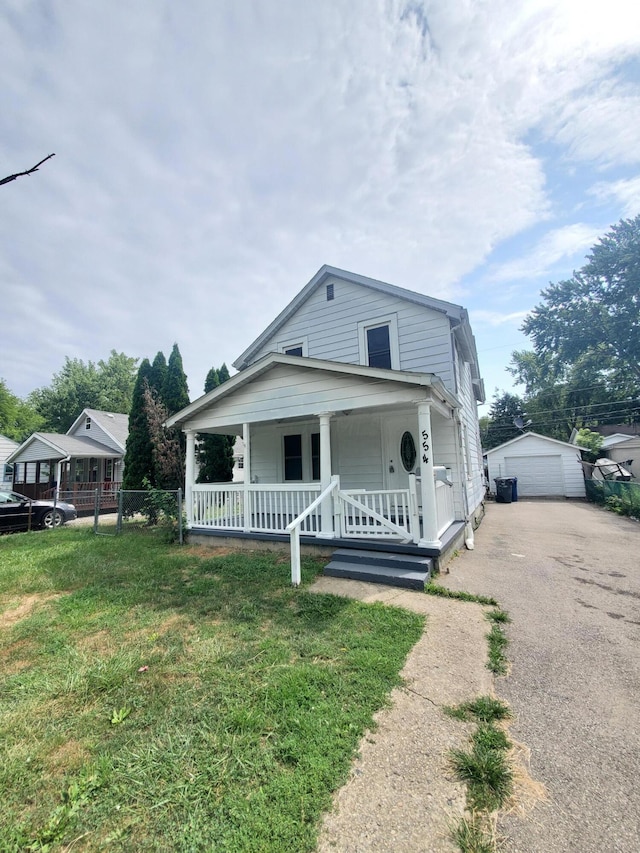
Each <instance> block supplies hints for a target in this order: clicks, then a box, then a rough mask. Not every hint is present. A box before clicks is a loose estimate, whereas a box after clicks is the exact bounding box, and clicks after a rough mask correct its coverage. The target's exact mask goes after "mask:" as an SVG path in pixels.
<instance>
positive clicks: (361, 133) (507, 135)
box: [0, 0, 640, 394]
mask: <svg viewBox="0 0 640 853" xmlns="http://www.w3.org/2000/svg"><path fill="white" fill-rule="evenodd" d="M0 43H2V44H3V58H4V59H5V63H4V67H5V70H6V74H5V78H6V79H5V80H4V81H3V89H2V93H1V94H0V97H1V98H2V107H3V108H2V109H0V139H1V140H2V149H0V163H1V164H2V167H5V173H9V172H11V171H15V170H16V169H19V168H24V167H26V166H29V165H31V164H32V163H34V162H36V161H37V160H39V159H41V157H42V156H45V155H46V154H48V153H50V151H54V150H55V151H56V155H57V156H56V157H55V158H54V159H53V160H52V161H50V162H49V163H47V164H46V165H45V166H44V167H43V168H42V170H41V171H40V172H39V173H38V174H37V175H35V176H32V177H31V178H29V179H20V181H17V182H14V183H13V184H10V185H7V186H5V187H2V188H0V192H1V193H2V201H3V206H2V209H0V231H1V233H2V234H3V246H2V248H0V256H3V257H4V261H5V265H7V266H8V268H9V270H10V278H11V282H12V286H11V287H10V288H9V287H7V286H5V280H4V279H2V280H1V281H0V286H2V298H3V309H4V310H5V311H6V312H7V314H8V315H9V316H10V315H12V314H14V313H15V312H17V311H22V312H24V310H27V313H28V309H25V308H24V305H23V304H21V301H20V293H26V292H27V290H28V289H29V288H31V289H32V290H35V291H36V292H37V294H38V301H37V303H34V306H35V305H37V311H38V315H40V316H46V317H47V318H48V319H47V322H52V323H54V325H55V329H56V340H55V350H54V352H55V353H56V354H62V353H64V354H69V355H76V354H77V355H79V356H81V357H84V358H86V359H87V358H91V359H94V360H95V359H97V358H101V357H106V355H107V354H108V352H109V350H110V349H111V348H112V347H115V348H116V349H121V350H124V351H125V352H127V353H128V354H131V355H138V356H144V355H148V356H151V357H153V355H154V353H155V351H156V350H157V349H163V350H164V351H165V352H168V350H169V349H170V347H171V345H172V343H173V342H174V341H177V342H178V343H179V345H180V348H181V351H182V354H183V359H184V363H185V367H186V369H187V372H188V373H189V374H190V379H191V390H192V393H194V394H195V393H198V392H199V391H200V389H201V387H202V383H203V382H204V376H205V374H206V371H207V370H208V368H209V367H210V366H211V365H212V364H216V365H218V364H219V363H220V362H222V361H223V360H226V361H227V362H230V361H231V360H232V359H233V358H235V357H236V356H237V355H238V354H239V353H240V352H241V351H242V350H243V349H244V348H245V347H246V346H247V345H248V344H249V343H250V341H251V339H252V338H253V337H254V336H255V335H257V334H258V333H259V332H260V331H261V330H262V328H264V326H265V325H266V324H267V323H268V322H269V321H270V320H271V319H272V318H273V316H275V314H276V313H278V311H279V310H280V309H281V308H282V307H284V305H285V304H286V302H287V301H288V300H289V299H290V298H292V297H293V295H294V294H295V292H297V290H299V289H300V287H302V285H303V284H304V283H305V282H306V281H307V280H308V279H309V278H310V277H311V276H312V275H313V274H314V272H315V271H316V269H317V268H318V267H319V266H320V265H321V264H322V263H325V262H326V263H330V264H334V265H337V266H342V267H345V268H347V269H353V270H355V271H357V272H361V273H364V274H367V275H372V276H374V277H377V278H381V279H385V280H387V281H392V282H394V283H397V284H400V285H403V286H406V287H411V288H415V289H419V290H423V291H424V292H428V293H431V294H432V295H434V296H440V297H443V298H452V299H457V298H458V297H459V296H460V293H461V290H460V285H459V284H458V282H459V280H460V278H461V277H462V276H464V275H468V274H470V273H472V272H473V271H474V270H477V269H478V268H479V266H480V265H481V264H482V263H483V262H484V261H485V259H486V258H487V257H489V255H490V253H491V252H492V250H494V249H495V248H496V247H497V246H499V245H500V243H501V242H503V241H505V240H506V239H507V238H509V237H513V236H514V235H517V234H519V233H521V232H522V231H523V230H525V229H527V228H529V227H531V226H534V225H536V224H539V223H541V222H543V221H549V223H550V227H552V229H553V230H552V232H551V233H550V234H549V235H548V236H547V237H546V238H544V239H542V240H541V241H540V244H539V245H538V246H537V247H535V248H534V250H532V251H531V252H530V253H527V258H526V261H527V263H526V264H523V263H522V262H519V261H515V262H512V263H511V264H509V263H506V264H504V265H503V266H502V267H501V269H500V270H498V271H497V280H499V281H501V282H503V281H507V280H508V278H509V277H510V276H511V277H512V278H515V279H517V278H519V277H521V275H522V273H523V271H524V270H526V269H527V268H528V270H529V273H532V272H536V273H541V272H544V270H546V269H547V268H548V266H549V265H550V264H553V263H554V261H557V260H559V259H562V258H565V257H570V256H571V254H572V253H575V252H576V251H579V250H581V249H582V248H586V247H588V246H589V245H592V244H593V242H594V240H595V237H596V236H597V234H598V233H602V232H601V229H600V226H601V223H600V222H598V223H595V224H590V223H589V221H588V217H587V216H586V215H585V216H582V214H581V217H582V218H583V220H584V221H583V223H581V224H578V225H572V224H571V221H570V220H569V221H567V216H566V212H564V211H560V210H558V207H557V203H556V202H553V203H552V201H551V200H550V197H549V188H548V187H547V185H546V180H547V176H546V175H545V166H546V161H545V159H544V158H543V156H542V153H541V152H540V151H538V150H537V148H536V147H535V145H534V144H533V142H532V141H531V140H532V138H533V137H534V136H536V135H537V136H540V135H541V134H542V135H543V136H545V138H547V139H550V140H552V141H553V142H554V144H557V145H559V146H560V147H561V154H562V155H563V156H564V157H565V158H567V163H568V164H569V165H570V161H571V160H572V158H573V159H577V160H580V161H584V160H587V161H593V162H594V163H595V164H596V165H597V166H598V167H599V168H601V167H606V166H607V165H608V164H614V163H615V164H616V165H617V166H619V167H620V166H624V164H626V163H629V162H631V160H632V159H633V158H634V157H635V156H636V152H637V146H636V145H635V127H636V122H635V119H634V115H633V114H632V113H631V112H629V110H628V109H627V110H626V112H625V111H624V110H623V109H622V107H624V106H625V104H626V106H627V107H628V106H629V103H630V102H633V104H634V107H633V108H634V109H635V101H634V100H633V99H634V95H633V93H631V94H626V92H627V90H625V89H624V88H623V87H618V88H615V87H614V86H613V85H612V83H611V81H612V80H615V79H616V75H618V76H619V75H621V74H623V71H621V70H620V69H619V63H620V62H622V61H624V60H625V59H626V58H628V57H630V56H633V55H636V56H637V54H638V52H639V51H640V29H639V28H638V12H637V10H635V8H634V9H630V8H628V4H627V3H625V4H624V8H623V6H622V5H621V4H618V3H617V2H615V0H614V2H613V3H608V4H607V6H606V9H603V7H601V6H600V5H599V4H595V3H594V4H589V3H586V4H585V3H574V2H506V0H495V2H493V3H491V4H468V3H465V2H462V0H460V2H451V3H446V4H445V3H442V2H440V0H438V2H435V0H434V2H426V3H424V4H420V3H418V2H406V0H373V2H372V0H349V2H347V0H344V2H340V1H339V0H334V1H333V2H327V3H322V4H315V5H310V4H300V3H299V2H294V0H289V2H284V0H283V2H280V3H277V4H275V3H274V4H268V5H267V4H253V5H247V4H234V5H226V4H214V3H206V2H204V0H200V2H195V0H194V2H192V3H189V4H187V5H186V6H185V7H184V8H183V7H182V6H180V7H178V6H176V5H175V4H173V3H170V2H168V0H162V1H161V0H153V2H151V0H147V2H140V3H136V4H134V5H133V6H132V5H131V4H129V3H127V4H125V3H124V2H114V3H110V4H108V6H101V5H100V4H97V5H96V4H86V3H82V2H79V0H66V2H65V3H58V4H53V5H52V6H42V5H41V4H37V3H32V4H31V5H23V4H20V3H12V4H10V5H5V8H4V10H3V11H2V12H0ZM625 98H626V99H627V100H625ZM629 99H630V100H629ZM607 122H611V123H612V125H613V126H614V127H615V135H616V139H615V140H612V141H611V144H609V145H606V144H604V143H603V142H602V139H603V136H604V133H603V128H604V127H605V125H606V123H607ZM546 156H548V155H547V154H546V153H545V157H546ZM600 178H602V176H600ZM624 180H627V178H624V179H622V181H624ZM623 194H624V190H623V188H622V183H621V185H620V190H619V192H618V194H617V196H616V197H617V198H619V200H620V203H621V204H625V203H626V202H625V200H624V198H623ZM607 224H608V223H607ZM596 226H598V229H600V230H597V229H596ZM16 294H17V295H16ZM467 296H468V298H469V300H470V302H472V303H473V302H474V301H475V300H477V302H478V305H480V307H481V308H482V309H483V310H486V311H490V310H491V308H492V307H493V306H492V305H489V304H487V303H488V302H489V300H490V299H491V298H492V297H493V295H492V294H491V293H487V292H478V293H476V292H475V291H474V290H473V288H471V289H470V290H469V292H468V293H467V294H466V295H465V299H466V298H467ZM471 307H474V306H473V305H472V306H471ZM10 334H11V336H12V337H11V340H12V341H19V340H24V336H23V335H24V333H23V331H19V332H18V331H17V330H16V332H15V337H13V335H14V332H13V331H12V332H11V333H10ZM40 346H42V347H43V349H44V344H42V345H41V344H40V343H39V342H38V341H37V342H36V344H35V349H36V351H38V352H40ZM50 358H51V352H50V351H49V354H48V358H43V357H41V354H40V355H38V356H37V360H36V363H42V364H43V368H42V375H41V377H40V378H39V379H37V381H36V384H43V383H45V382H46V381H48V379H49V378H50V376H51V373H52V372H53V370H54V369H58V368H59V366H60V364H61V362H62V359H61V358H60V359H59V363H58V364H54V365H53V367H51V366H50V364H49V359H50ZM2 369H5V368H4V367H3V368H2ZM2 369H0V373H1V372H2ZM34 376H35V374H34V372H33V370H32V369H31V368H30V369H29V370H27V369H26V367H25V369H24V370H22V369H21V368H20V365H19V364H14V365H12V368H11V371H10V375H8V376H7V377H6V378H7V380H8V382H9V385H10V387H12V388H14V389H15V390H16V391H19V392H22V393H24V392H26V391H28V390H30V388H31V387H33V383H34Z"/></svg>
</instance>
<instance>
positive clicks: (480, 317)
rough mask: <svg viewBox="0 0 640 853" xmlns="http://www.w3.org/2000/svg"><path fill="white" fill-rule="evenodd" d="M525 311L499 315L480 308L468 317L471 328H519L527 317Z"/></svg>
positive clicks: (497, 312) (471, 312) (496, 312)
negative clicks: (507, 326)
mask: <svg viewBox="0 0 640 853" xmlns="http://www.w3.org/2000/svg"><path fill="white" fill-rule="evenodd" d="M527 314H528V312H527V311H511V312H509V313H506V314H505V313H501V312H500V311H486V310H483V309H481V308H478V309H475V310H474V311H470V312H469V317H470V320H471V323H472V326H473V327H476V326H491V327H494V328H495V327H497V326H505V325H509V326H516V325H517V326H520V325H521V323H522V321H523V320H524V318H525V317H526V316H527Z"/></svg>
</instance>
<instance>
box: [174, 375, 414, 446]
mask: <svg viewBox="0 0 640 853" xmlns="http://www.w3.org/2000/svg"><path fill="white" fill-rule="evenodd" d="M420 393H421V392H420V389H418V388H416V387H414V386H412V385H406V384H404V383H394V382H393V380H381V379H380V380H379V379H372V378H370V377H363V376H352V375H350V374H338V373H331V372H328V371H321V370H307V369H305V368H304V367H302V366H301V367H294V366H289V365H279V366H278V367H275V368H274V369H273V370H270V371H269V372H268V373H267V374H266V375H264V376H259V377H256V378H255V379H254V380H253V381H252V382H251V383H249V384H248V385H246V386H244V387H241V388H239V389H238V390H237V391H236V392H235V393H234V394H232V395H230V396H228V397H223V398H222V399H221V400H220V401H219V402H218V403H217V404H216V406H215V408H214V409H213V410H212V411H210V412H206V411H204V412H202V413H200V414H198V415H195V416H194V418H193V419H192V420H190V421H188V423H186V424H185V427H186V428H187V429H194V430H196V431H202V430H206V429H207V428H213V429H217V428H218V429H221V428H223V427H229V426H231V425H234V426H235V425H237V424H243V423H256V422H260V421H274V420H279V419H283V418H300V417H309V416H312V415H316V414H317V413H318V412H322V411H335V410H336V409H338V410H343V409H349V410H351V409H358V408H364V407H375V406H380V405H394V404H399V403H410V402H413V401H414V400H416V399H417V398H418V397H419V395H420Z"/></svg>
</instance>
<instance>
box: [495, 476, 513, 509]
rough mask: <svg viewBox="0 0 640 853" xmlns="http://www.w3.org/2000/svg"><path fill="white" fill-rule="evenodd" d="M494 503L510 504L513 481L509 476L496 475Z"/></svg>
mask: <svg viewBox="0 0 640 853" xmlns="http://www.w3.org/2000/svg"><path fill="white" fill-rule="evenodd" d="M495 484H496V503H499V504H510V503H511V501H512V500H513V482H512V478H511V477H496V479H495Z"/></svg>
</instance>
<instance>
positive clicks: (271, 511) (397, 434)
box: [167, 266, 484, 556]
mask: <svg viewBox="0 0 640 853" xmlns="http://www.w3.org/2000/svg"><path fill="white" fill-rule="evenodd" d="M234 367H236V368H237V369H238V371H239V372H238V373H237V374H236V375H234V376H233V377H232V378H231V379H230V380H228V381H227V382H225V383H224V384H223V385H221V386H219V387H218V388H216V389H214V390H213V391H211V392H210V393H208V394H205V395H204V396H202V397H200V398H199V399H198V400H196V401H194V402H193V403H191V404H190V405H189V406H187V407H186V408H185V409H183V410H182V411H180V412H178V413H177V414H175V415H173V416H172V417H171V418H169V420H168V421H167V426H178V427H180V428H181V429H182V430H184V431H185V432H186V435H187V460H186V472H187V473H186V490H185V491H186V506H187V516H188V525H189V527H190V529H191V531H192V532H193V533H202V534H207V533H209V534H213V535H218V536H219V535H222V534H236V535H239V536H242V535H244V536H254V537H255V536H260V537H262V536H263V535H265V534H266V535H271V536H281V535H282V534H284V533H285V532H286V530H287V526H288V525H291V523H292V522H294V521H295V520H296V519H299V524H298V526H299V529H300V532H301V534H302V536H303V537H313V538H315V539H316V540H318V539H326V540H331V539H334V540H341V541H343V542H344V541H347V540H356V541H368V542H372V541H374V540H375V541H378V540H380V541H384V542H386V543H402V544H404V545H405V546H406V545H411V546H412V547H413V548H417V549H424V551H425V552H428V553H429V554H432V555H436V556H437V555H439V554H440V553H441V552H442V549H443V547H444V546H445V544H446V543H448V542H450V540H451V538H452V533H454V532H457V533H458V534H460V533H461V531H466V539H467V541H468V543H471V542H472V539H473V533H472V531H473V526H474V522H475V521H476V520H477V519H478V518H479V517H480V515H481V512H480V508H481V504H482V500H483V496H484V483H483V473H482V455H481V449H480V437H479V429H478V415H477V404H478V403H479V402H483V401H484V389H483V384H482V380H481V379H480V374H479V369H478V358H477V353H476V346H475V341H474V337H473V334H472V332H471V328H470V325H469V319H468V315H467V312H466V311H465V309H464V308H461V307H460V306H458V305H453V304H451V303H449V302H444V301H442V300H439V299H433V298H431V297H429V296H425V295H423V294H421V293H413V292H411V291H409V290H405V289H403V288H400V287H396V286H394V285H391V284H386V283H384V282H381V281H376V280H374V279H370V278H366V277H364V276H361V275H357V274H355V273H350V272H345V271H344V270H340V269H336V268H334V267H329V266H323V267H322V268H321V269H320V270H319V271H318V272H317V273H316V275H315V276H314V277H313V278H312V279H311V281H310V282H309V283H308V284H307V285H306V286H305V287H304V288H303V289H302V290H301V291H300V293H299V294H298V295H297V296H296V297H295V298H294V299H293V300H292V301H291V302H290V303H289V305H287V307H286V308H285V309H284V310H283V311H282V312H281V313H280V314H279V315H278V316H277V317H276V318H275V320H274V321H273V322H272V323H271V324H270V325H269V326H268V327H267V328H266V329H265V330H264V332H263V333H262V334H261V335H260V336H259V337H258V338H257V339H256V340H255V341H253V343H252V344H251V345H250V346H249V347H247V349H246V350H245V351H244V352H243V353H242V355H241V356H240V357H239V358H238V359H237V360H236V361H235V362H234ZM208 432H210V433H222V434H231V435H238V436H241V437H242V438H243V441H244V446H245V450H244V456H243V465H244V482H243V483H224V484H213V485H199V484H196V482H195V445H196V436H197V434H198V433H208ZM301 515H302V516H303V517H302V518H300V516H301Z"/></svg>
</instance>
